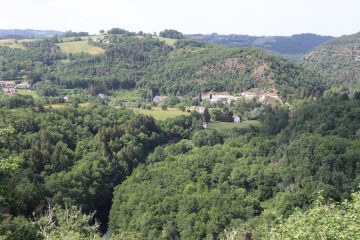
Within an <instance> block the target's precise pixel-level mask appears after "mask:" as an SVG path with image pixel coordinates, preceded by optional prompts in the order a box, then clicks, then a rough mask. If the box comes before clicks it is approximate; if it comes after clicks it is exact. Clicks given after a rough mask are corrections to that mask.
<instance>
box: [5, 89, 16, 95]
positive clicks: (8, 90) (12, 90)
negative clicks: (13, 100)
mask: <svg viewBox="0 0 360 240" xmlns="http://www.w3.org/2000/svg"><path fill="white" fill-rule="evenodd" d="M6 94H7V95H8V96H13V95H15V94H16V89H15V88H8V89H7V92H6Z"/></svg>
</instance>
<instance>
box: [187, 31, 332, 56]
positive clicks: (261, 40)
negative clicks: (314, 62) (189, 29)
mask: <svg viewBox="0 0 360 240" xmlns="http://www.w3.org/2000/svg"><path fill="white" fill-rule="evenodd" d="M187 37H190V38H194V39H199V40H203V41H207V42H213V43H217V44H222V45H227V46H232V47H249V46H254V47H261V48H264V49H267V50H270V51H275V52H278V53H280V54H283V55H301V54H305V53H307V52H308V51H310V50H312V49H313V48H315V47H317V46H319V45H320V44H322V43H324V42H326V41H328V40H330V39H332V38H333V37H331V36H321V35H316V34H312V33H303V34H296V35H292V36H249V35H236V34H231V35H220V34H217V33H213V34H192V35H188V36H187Z"/></svg>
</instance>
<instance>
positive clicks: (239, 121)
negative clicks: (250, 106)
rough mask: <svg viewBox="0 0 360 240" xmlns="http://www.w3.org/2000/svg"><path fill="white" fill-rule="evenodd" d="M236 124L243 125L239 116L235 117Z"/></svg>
mask: <svg viewBox="0 0 360 240" xmlns="http://www.w3.org/2000/svg"><path fill="white" fill-rule="evenodd" d="M233 118H234V123H241V118H240V117H239V116H234V117H233Z"/></svg>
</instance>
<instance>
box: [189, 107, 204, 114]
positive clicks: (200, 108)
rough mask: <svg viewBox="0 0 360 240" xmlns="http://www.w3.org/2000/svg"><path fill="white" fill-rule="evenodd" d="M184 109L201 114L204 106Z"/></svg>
mask: <svg viewBox="0 0 360 240" xmlns="http://www.w3.org/2000/svg"><path fill="white" fill-rule="evenodd" d="M186 111H187V112H192V111H195V112H198V113H201V114H203V113H204V112H205V107H202V106H193V107H188V108H186Z"/></svg>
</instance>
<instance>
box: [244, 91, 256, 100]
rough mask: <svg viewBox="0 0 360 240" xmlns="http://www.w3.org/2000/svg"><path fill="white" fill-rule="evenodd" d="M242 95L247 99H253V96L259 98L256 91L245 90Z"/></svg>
mask: <svg viewBox="0 0 360 240" xmlns="http://www.w3.org/2000/svg"><path fill="white" fill-rule="evenodd" d="M241 96H242V97H244V98H245V99H253V98H257V97H258V94H256V93H254V92H243V93H241Z"/></svg>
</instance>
